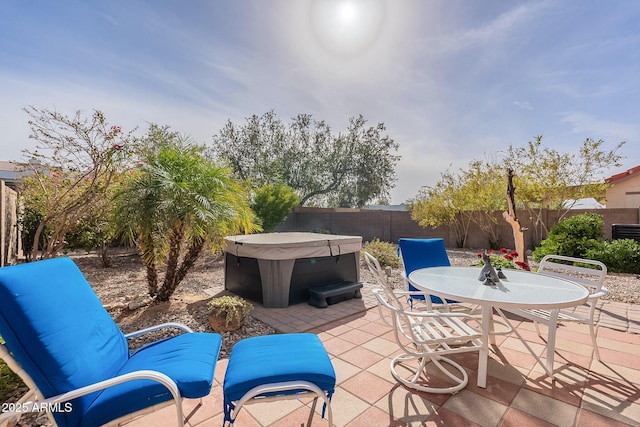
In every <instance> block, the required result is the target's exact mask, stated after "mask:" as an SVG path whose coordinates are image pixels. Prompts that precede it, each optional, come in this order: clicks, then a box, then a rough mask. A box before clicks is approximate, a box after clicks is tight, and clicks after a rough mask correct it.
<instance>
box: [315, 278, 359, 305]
mask: <svg viewBox="0 0 640 427" xmlns="http://www.w3.org/2000/svg"><path fill="white" fill-rule="evenodd" d="M360 288H362V283H358V282H349V281H341V282H333V283H329V284H326V285H322V286H317V287H315V288H309V304H310V305H313V306H314V307H318V308H326V307H327V306H329V304H336V303H338V302H340V301H346V300H349V299H351V298H362V294H361V293H360Z"/></svg>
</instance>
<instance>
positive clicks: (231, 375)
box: [223, 334, 336, 408]
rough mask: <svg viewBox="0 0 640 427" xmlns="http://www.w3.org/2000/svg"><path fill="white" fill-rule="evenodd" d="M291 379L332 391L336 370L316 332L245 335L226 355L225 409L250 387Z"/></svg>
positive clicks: (328, 391)
mask: <svg viewBox="0 0 640 427" xmlns="http://www.w3.org/2000/svg"><path fill="white" fill-rule="evenodd" d="M295 380H299V381H300V380H302V381H309V382H311V383H313V384H315V385H317V386H318V387H319V388H320V389H322V390H324V391H326V392H327V394H328V395H329V396H331V395H332V394H333V391H334V389H335V385H336V373H335V371H334V369H333V365H332V364H331V360H330V359H329V355H328V354H327V351H326V350H325V348H324V346H323V345H322V341H320V339H319V338H318V337H317V336H316V335H314V334H282V335H266V336H261V337H254V338H246V339H244V340H242V341H239V342H238V343H237V344H236V345H235V346H234V347H233V349H232V350H231V355H230V356H229V364H228V366H227V372H226V374H225V378H224V387H223V388H224V400H225V408H227V407H228V406H227V405H228V404H230V403H231V402H234V401H237V400H239V399H240V398H242V396H243V395H244V394H245V393H246V392H248V391H249V390H251V389H252V388H253V387H256V386H259V385H265V384H271V383H277V382H283V381H295ZM288 393H289V394H292V393H295V391H290V392H288Z"/></svg>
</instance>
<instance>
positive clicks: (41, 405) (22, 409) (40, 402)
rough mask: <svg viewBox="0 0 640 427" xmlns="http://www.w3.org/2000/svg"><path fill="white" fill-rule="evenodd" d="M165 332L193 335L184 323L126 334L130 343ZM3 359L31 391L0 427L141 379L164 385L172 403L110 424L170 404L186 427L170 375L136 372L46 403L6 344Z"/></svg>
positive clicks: (1, 353) (147, 410)
mask: <svg viewBox="0 0 640 427" xmlns="http://www.w3.org/2000/svg"><path fill="white" fill-rule="evenodd" d="M165 328H174V329H179V330H181V331H182V332H186V333H191V332H193V331H192V330H191V329H190V328H189V327H187V326H185V325H183V324H181V323H175V322H171V323H163V324H160V325H155V326H151V327H149V328H145V329H141V330H139V331H135V332H131V333H129V334H126V335H125V338H127V339H130V338H134V337H137V336H140V335H143V334H146V333H149V332H153V331H157V330H159V329H165ZM0 359H3V360H4V361H5V363H6V364H7V366H8V367H9V368H10V369H11V370H12V371H13V372H15V373H16V374H17V375H18V376H19V377H20V379H22V381H23V382H24V383H25V385H26V386H27V387H28V388H29V390H28V391H27V392H26V393H25V394H24V395H23V396H22V397H21V398H20V399H19V400H18V402H16V408H18V409H19V411H15V412H12V411H7V412H4V413H2V414H0V427H4V426H5V425H9V426H10V425H13V424H14V423H15V422H17V421H18V420H19V419H20V416H21V415H23V414H24V413H26V412H41V410H43V409H45V410H46V409H47V408H50V407H54V406H55V405H59V404H63V403H65V402H68V401H70V400H73V399H76V398H78V397H80V396H84V395H86V394H90V393H94V392H96V391H99V390H103V389H106V388H109V387H112V386H115V385H117V384H121V383H124V382H127V381H134V380H140V379H147V380H152V381H156V382H158V383H160V384H162V385H164V386H165V387H166V388H167V389H168V390H169V392H170V393H171V395H172V396H173V399H172V400H168V401H167V402H163V403H159V404H157V405H154V406H152V407H147V408H144V409H142V410H140V411H138V412H134V413H132V414H127V415H125V416H123V417H121V418H119V419H117V420H113V421H111V422H110V424H119V423H123V422H125V421H129V420H131V419H134V418H137V417H139V416H142V415H145V414H148V413H150V412H153V411H155V410H157V409H159V408H162V407H165V406H168V405H171V404H175V405H176V416H177V423H176V426H178V427H183V426H184V422H185V419H184V415H183V411H182V396H180V391H179V389H178V386H177V385H176V383H175V382H174V381H173V380H172V379H171V378H169V377H168V376H167V375H165V374H163V373H161V372H157V371H152V370H141V371H135V372H131V373H128V374H124V375H120V376H117V377H114V378H109V379H107V380H104V381H100V382H97V383H95V384H90V385H88V386H85V387H81V388H79V389H76V390H72V391H69V392H66V393H63V394H59V395H57V396H53V397H50V398H48V399H44V398H43V396H42V393H41V392H40V390H39V389H38V387H37V386H36V384H35V383H34V382H33V380H32V379H31V377H30V376H29V374H28V373H27V372H26V371H25V370H24V369H22V367H21V366H20V364H19V363H18V362H17V361H16V360H15V359H14V358H13V356H11V353H10V352H9V349H8V348H7V347H6V345H5V344H0ZM201 405H202V399H200V403H199V404H198V405H197V406H196V408H194V411H195V410H196V409H197V408H199V407H200V406H201ZM192 413H193V411H192ZM47 417H48V418H49V421H50V423H51V425H54V426H55V425H57V423H56V422H55V419H54V418H53V416H51V413H50V412H49V411H47Z"/></svg>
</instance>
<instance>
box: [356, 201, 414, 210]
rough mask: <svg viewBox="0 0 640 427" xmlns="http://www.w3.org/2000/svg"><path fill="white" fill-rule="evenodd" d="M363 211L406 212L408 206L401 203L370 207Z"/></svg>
mask: <svg viewBox="0 0 640 427" xmlns="http://www.w3.org/2000/svg"><path fill="white" fill-rule="evenodd" d="M362 209H366V210H371V211H406V210H408V209H407V205H405V204H404V203H401V204H399V205H368V206H365V207H364V208H362Z"/></svg>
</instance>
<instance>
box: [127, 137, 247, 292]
mask: <svg viewBox="0 0 640 427" xmlns="http://www.w3.org/2000/svg"><path fill="white" fill-rule="evenodd" d="M145 141H146V149H145V150H143V151H145V152H146V157H145V158H144V160H143V161H142V162H141V163H140V164H139V166H138V167H137V168H136V169H135V170H133V171H132V173H131V174H130V176H129V179H128V180H127V181H126V182H125V183H124V185H123V188H122V190H121V191H120V192H119V193H118V194H117V195H116V198H115V202H116V223H117V225H118V230H119V231H120V233H121V234H122V235H123V236H125V237H127V238H128V239H129V240H130V241H132V242H134V243H135V244H136V245H137V247H138V250H139V252H140V255H141V258H142V261H143V262H144V264H145V266H146V270H147V282H148V287H149V293H150V294H151V295H154V296H155V297H156V298H157V299H158V300H160V301H166V300H168V299H169V298H170V297H171V295H172V294H173V292H174V291H175V290H176V288H177V286H178V285H179V284H180V282H181V281H182V279H183V278H184V277H185V275H186V273H187V272H188V271H189V269H190V268H191V267H192V266H193V264H194V263H195V261H196V260H197V258H198V257H199V255H200V253H201V251H202V249H203V248H204V246H205V244H206V243H207V242H210V243H213V244H214V247H215V246H216V243H220V242H221V240H222V237H224V236H226V235H229V234H238V233H250V232H253V231H256V230H257V229H259V227H257V226H256V224H255V223H254V214H253V212H252V211H251V209H250V207H249V200H248V197H247V189H246V188H245V187H244V186H243V185H242V184H241V183H240V182H239V181H237V180H236V179H234V178H233V177H232V176H231V171H230V170H229V169H228V168H226V167H223V166H221V165H218V164H216V163H214V162H211V161H210V160H208V159H206V158H205V157H204V155H203V151H204V147H201V146H197V145H194V144H191V143H190V142H189V141H188V140H185V139H184V138H183V137H180V136H178V135H177V134H176V133H173V132H169V131H168V129H167V128H161V127H157V126H152V127H151V129H150V130H149V133H148V134H147V137H146V139H145ZM161 265H166V270H165V275H164V280H163V282H162V284H161V285H159V283H158V282H159V267H160V266H161Z"/></svg>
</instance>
